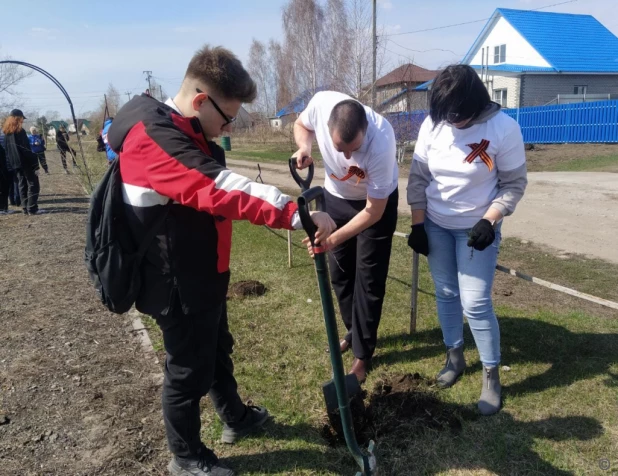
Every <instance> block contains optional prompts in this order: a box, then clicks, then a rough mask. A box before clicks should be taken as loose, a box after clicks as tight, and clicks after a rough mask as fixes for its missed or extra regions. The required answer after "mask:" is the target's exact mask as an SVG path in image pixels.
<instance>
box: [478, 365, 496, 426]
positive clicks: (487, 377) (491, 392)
mask: <svg viewBox="0 0 618 476" xmlns="http://www.w3.org/2000/svg"><path fill="white" fill-rule="evenodd" d="M501 396H502V386H501V385H500V369H499V368H498V367H491V368H488V367H485V366H483V390H482V391H481V398H480V399H479V404H478V407H479V411H480V412H481V415H493V414H494V413H497V412H498V410H500V405H501Z"/></svg>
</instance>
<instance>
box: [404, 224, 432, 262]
mask: <svg viewBox="0 0 618 476" xmlns="http://www.w3.org/2000/svg"><path fill="white" fill-rule="evenodd" d="M408 246H409V247H410V248H412V249H413V250H414V251H416V252H417V253H419V254H421V255H425V256H427V255H428V254H429V241H428V240H427V233H425V225H424V224H423V223H418V224H416V225H412V232H411V233H410V236H408Z"/></svg>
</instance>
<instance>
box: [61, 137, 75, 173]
mask: <svg viewBox="0 0 618 476" xmlns="http://www.w3.org/2000/svg"><path fill="white" fill-rule="evenodd" d="M70 140H71V138H70V137H69V133H68V132H67V130H66V128H65V127H64V126H60V127H59V128H58V132H57V133H56V147H58V151H59V152H60V160H61V161H62V167H64V173H65V174H68V173H69V169H68V168H67V152H69V153H70V154H71V158H72V159H73V168H75V167H77V162H75V157H76V155H77V154H76V153H75V150H73V148H72V147H71V146H69V141H70Z"/></svg>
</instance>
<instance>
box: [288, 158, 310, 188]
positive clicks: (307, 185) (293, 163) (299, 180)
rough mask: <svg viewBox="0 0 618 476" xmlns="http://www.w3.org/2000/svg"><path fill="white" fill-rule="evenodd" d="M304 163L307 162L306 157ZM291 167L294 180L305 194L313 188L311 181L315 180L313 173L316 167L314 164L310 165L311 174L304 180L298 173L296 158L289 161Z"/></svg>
mask: <svg viewBox="0 0 618 476" xmlns="http://www.w3.org/2000/svg"><path fill="white" fill-rule="evenodd" d="M304 161H305V157H303V162H304ZM289 166H290V173H291V174H292V178H293V179H294V181H295V182H296V183H297V184H298V186H299V187H300V189H301V190H302V191H303V192H305V191H307V190H309V188H310V187H311V181H312V180H313V172H314V169H315V167H314V166H313V163H312V164H311V165H309V172H308V173H307V176H306V177H305V178H302V177H301V176H300V175H299V173H298V164H297V162H296V157H292V158H291V159H290V160H289Z"/></svg>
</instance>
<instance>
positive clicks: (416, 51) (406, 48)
mask: <svg viewBox="0 0 618 476" xmlns="http://www.w3.org/2000/svg"><path fill="white" fill-rule="evenodd" d="M386 40H387V41H390V42H391V43H393V44H394V45H396V46H399V48H403V49H404V50H408V51H413V52H414V53H428V52H429V51H445V52H447V53H453V54H454V55H455V56H463V55H464V54H459V53H455V52H454V51H453V50H447V49H444V48H431V49H428V50H414V49H412V48H408V47H406V46H403V45H400V44H399V43H395V42H394V41H393V40H391V39H390V38H387V39H386Z"/></svg>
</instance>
